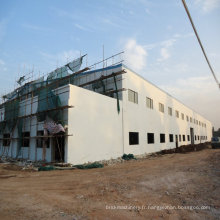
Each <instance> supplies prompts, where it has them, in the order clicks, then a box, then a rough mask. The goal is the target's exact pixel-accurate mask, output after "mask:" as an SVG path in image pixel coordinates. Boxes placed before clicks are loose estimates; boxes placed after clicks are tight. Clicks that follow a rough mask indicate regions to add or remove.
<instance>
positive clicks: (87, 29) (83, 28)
mask: <svg viewBox="0 0 220 220" xmlns="http://www.w3.org/2000/svg"><path fill="white" fill-rule="evenodd" d="M74 26H75V27H77V28H78V29H80V30H82V31H91V30H90V29H89V28H86V27H85V26H82V25H80V24H74Z"/></svg>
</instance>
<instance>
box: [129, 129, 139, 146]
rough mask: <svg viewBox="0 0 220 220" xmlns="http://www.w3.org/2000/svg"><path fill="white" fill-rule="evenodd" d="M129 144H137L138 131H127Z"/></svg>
mask: <svg viewBox="0 0 220 220" xmlns="http://www.w3.org/2000/svg"><path fill="white" fill-rule="evenodd" d="M129 144H130V145H136V144H139V133H138V132H129Z"/></svg>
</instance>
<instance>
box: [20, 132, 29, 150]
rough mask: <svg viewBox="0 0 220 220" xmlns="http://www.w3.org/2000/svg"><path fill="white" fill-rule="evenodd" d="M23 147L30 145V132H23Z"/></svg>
mask: <svg viewBox="0 0 220 220" xmlns="http://www.w3.org/2000/svg"><path fill="white" fill-rule="evenodd" d="M21 143H22V147H29V145H30V132H22V141H21Z"/></svg>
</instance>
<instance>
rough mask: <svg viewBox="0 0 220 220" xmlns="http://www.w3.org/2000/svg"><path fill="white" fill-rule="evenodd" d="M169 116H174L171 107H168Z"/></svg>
mask: <svg viewBox="0 0 220 220" xmlns="http://www.w3.org/2000/svg"><path fill="white" fill-rule="evenodd" d="M168 114H169V115H170V116H172V114H173V112H172V108H170V107H168Z"/></svg>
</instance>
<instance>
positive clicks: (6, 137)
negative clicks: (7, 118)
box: [3, 134, 11, 147]
mask: <svg viewBox="0 0 220 220" xmlns="http://www.w3.org/2000/svg"><path fill="white" fill-rule="evenodd" d="M10 143H11V140H10V134H3V146H4V147H9V146H10Z"/></svg>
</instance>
